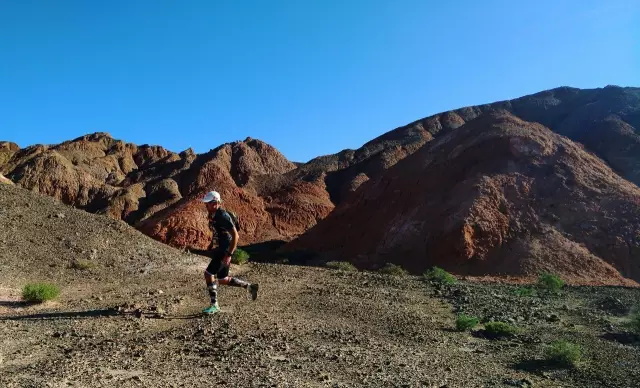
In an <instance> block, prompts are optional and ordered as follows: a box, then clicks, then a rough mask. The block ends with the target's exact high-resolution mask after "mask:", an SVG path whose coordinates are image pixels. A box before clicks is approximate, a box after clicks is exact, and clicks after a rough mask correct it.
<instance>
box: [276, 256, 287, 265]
mask: <svg viewBox="0 0 640 388" xmlns="http://www.w3.org/2000/svg"><path fill="white" fill-rule="evenodd" d="M274 263H276V264H289V263H290V261H289V259H287V258H286V257H279V258H277V259H275V260H274Z"/></svg>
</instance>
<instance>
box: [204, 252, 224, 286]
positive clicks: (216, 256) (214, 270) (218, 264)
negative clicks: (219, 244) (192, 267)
mask: <svg viewBox="0 0 640 388" xmlns="http://www.w3.org/2000/svg"><path fill="white" fill-rule="evenodd" d="M225 256H226V249H220V248H216V249H214V250H213V251H212V252H211V262H210V263H209V265H208V266H207V272H208V273H209V274H210V275H215V277H216V279H224V278H226V277H227V276H229V266H228V265H225V264H224V263H223V259H224V257H225Z"/></svg>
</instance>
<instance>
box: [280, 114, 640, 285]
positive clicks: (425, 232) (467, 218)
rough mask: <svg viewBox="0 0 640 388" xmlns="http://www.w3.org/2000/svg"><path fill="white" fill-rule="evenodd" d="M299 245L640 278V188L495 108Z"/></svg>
mask: <svg viewBox="0 0 640 388" xmlns="http://www.w3.org/2000/svg"><path fill="white" fill-rule="evenodd" d="M286 248H287V250H300V249H302V250H311V251H314V252H324V254H325V258H326V259H332V260H349V261H352V262H354V263H355V264H356V265H358V266H360V267H364V268H375V267H379V266H382V265H383V264H384V263H388V262H390V263H396V264H399V265H402V266H403V267H405V268H406V269H409V270H411V271H412V272H414V273H421V272H422V271H424V270H426V269H427V268H429V267H431V266H433V265H438V266H441V267H444V268H445V269H447V270H450V271H452V272H455V273H458V274H468V275H527V274H535V273H538V272H540V271H544V270H547V271H553V272H556V273H560V274H562V275H564V276H565V277H566V278H568V279H571V280H572V281H574V282H594V281H595V282H601V283H613V284H629V283H631V282H629V281H628V280H626V279H625V278H629V279H633V280H635V281H640V188H638V187H637V186H636V185H634V184H632V183H631V182H629V181H626V180H624V179H623V178H621V177H620V176H619V175H617V174H616V173H615V172H614V171H612V170H611V168H610V167H608V166H607V165H606V164H605V163H604V162H603V161H602V160H601V159H599V158H597V157H596V156H594V155H593V154H590V153H589V152H586V151H585V150H584V148H583V147H582V146H580V145H578V144H576V143H574V142H572V141H571V140H569V139H567V138H565V137H562V136H560V135H558V134H555V133H553V132H552V131H551V130H549V129H548V128H545V127H544V126H542V125H540V124H537V123H530V122H526V121H523V120H521V119H519V118H517V117H515V116H513V115H512V114H510V113H508V112H502V113H485V114H481V115H480V116H479V117H477V118H476V119H474V120H471V121H470V122H468V123H467V124H465V125H463V126H461V127H460V128H458V129H456V130H455V131H450V132H449V133H447V134H446V135H444V136H440V137H438V138H437V139H435V140H434V141H432V142H430V143H428V144H427V145H425V146H424V147H422V148H421V149H420V150H419V151H418V152H416V153H414V154H413V155H411V156H409V157H407V158H405V159H404V160H402V161H400V162H399V163H397V164H396V165H395V166H393V167H391V168H390V169H388V170H387V171H385V172H383V173H382V175H381V176H380V177H379V178H377V179H371V180H369V181H368V182H366V183H364V184H363V185H362V186H361V187H360V189H359V190H358V191H357V192H356V193H355V195H353V196H351V197H350V198H349V200H347V201H345V202H344V203H342V204H340V205H339V206H338V207H337V208H336V209H335V210H334V211H333V212H332V213H331V214H330V215H329V216H328V217H327V218H326V219H324V220H323V221H322V222H320V223H319V224H318V225H316V226H315V227H313V228H311V230H309V231H308V232H307V233H305V234H304V235H302V236H300V237H299V238H298V239H296V240H294V241H293V242H291V243H290V244H289V245H288V246H287V247H286Z"/></svg>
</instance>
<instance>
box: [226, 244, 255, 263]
mask: <svg viewBox="0 0 640 388" xmlns="http://www.w3.org/2000/svg"><path fill="white" fill-rule="evenodd" d="M249 257H251V256H249V253H248V252H247V251H245V250H242V249H240V248H236V250H235V251H234V252H233V256H231V262H232V263H233V264H244V263H246V262H247V261H249Z"/></svg>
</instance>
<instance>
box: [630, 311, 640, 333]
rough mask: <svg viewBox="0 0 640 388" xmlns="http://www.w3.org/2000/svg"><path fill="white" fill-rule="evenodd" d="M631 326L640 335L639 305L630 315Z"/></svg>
mask: <svg viewBox="0 0 640 388" xmlns="http://www.w3.org/2000/svg"><path fill="white" fill-rule="evenodd" d="M629 328H630V329H631V330H633V331H634V332H635V333H636V334H638V335H640V307H637V308H636V309H635V310H634V311H633V312H632V313H631V315H630V316H629Z"/></svg>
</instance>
